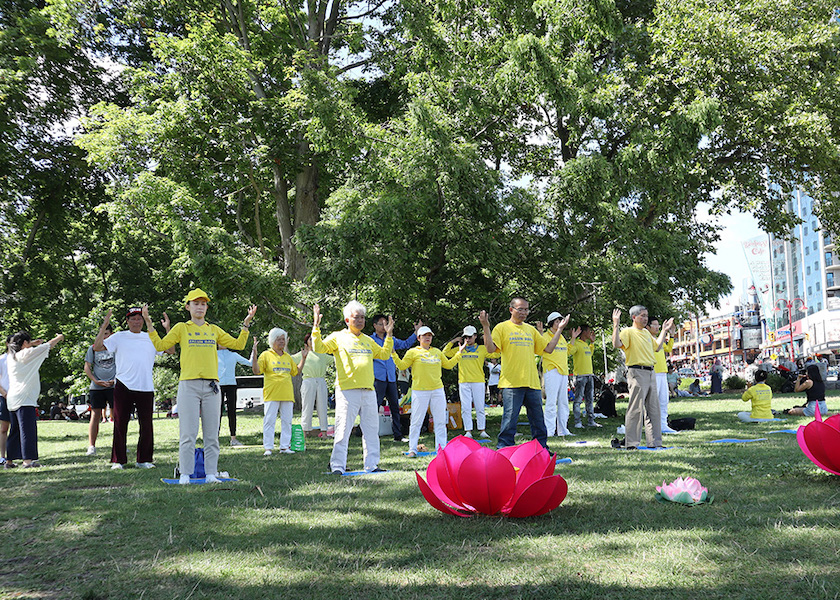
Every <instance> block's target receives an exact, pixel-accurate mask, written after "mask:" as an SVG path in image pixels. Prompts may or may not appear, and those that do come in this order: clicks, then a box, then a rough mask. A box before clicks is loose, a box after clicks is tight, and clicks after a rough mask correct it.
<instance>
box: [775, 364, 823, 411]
mask: <svg viewBox="0 0 840 600" xmlns="http://www.w3.org/2000/svg"><path fill="white" fill-rule="evenodd" d="M793 391H794V392H805V395H806V396H807V398H808V401H807V402H806V403H805V406H795V407H794V408H790V409H788V410H786V411H785V414H788V415H796V416H802V417H813V416H816V414H817V412H816V407H817V402H819V404H820V415H821V416H822V417H823V418H825V416H826V415H828V407H827V406H826V404H825V382H824V381H823V379H822V376H821V375H820V368H819V367H818V366H817V365H809V366H808V368H807V369H806V371H805V374H804V375H800V376H799V378H798V379H797V380H796V385H795V386H794V388H793Z"/></svg>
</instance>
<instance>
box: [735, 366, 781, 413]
mask: <svg viewBox="0 0 840 600" xmlns="http://www.w3.org/2000/svg"><path fill="white" fill-rule="evenodd" d="M765 381H767V371H756V372H755V385H753V386H751V387H750V388H749V389H747V391H746V392H744V393H743V395H742V396H741V400H743V401H744V402H752V411H746V410H745V411H743V412H739V413H738V418H739V419H741V420H742V421H743V422H744V423H761V422H762V421H773V420H774V418H773V411H771V410H770V401H771V400H772V399H773V390H771V389H770V386H769V385H767V384H766V383H764V382H765Z"/></svg>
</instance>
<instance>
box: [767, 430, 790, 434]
mask: <svg viewBox="0 0 840 600" xmlns="http://www.w3.org/2000/svg"><path fill="white" fill-rule="evenodd" d="M767 433H792V434H793V435H796V429H779V430H778V431H768V432H767Z"/></svg>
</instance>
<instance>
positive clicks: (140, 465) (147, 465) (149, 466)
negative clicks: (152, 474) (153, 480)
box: [136, 462, 155, 469]
mask: <svg viewBox="0 0 840 600" xmlns="http://www.w3.org/2000/svg"><path fill="white" fill-rule="evenodd" d="M136 467H137V468H138V469H154V468H155V463H150V462H143V463H137V464H136Z"/></svg>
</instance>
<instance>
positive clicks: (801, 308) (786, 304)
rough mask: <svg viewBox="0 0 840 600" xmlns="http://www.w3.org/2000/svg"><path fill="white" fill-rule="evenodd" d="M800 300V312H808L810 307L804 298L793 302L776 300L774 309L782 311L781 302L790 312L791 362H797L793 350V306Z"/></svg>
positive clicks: (781, 299) (783, 299)
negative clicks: (806, 304)
mask: <svg viewBox="0 0 840 600" xmlns="http://www.w3.org/2000/svg"><path fill="white" fill-rule="evenodd" d="M797 300H799V301H800V302H801V303H802V306H801V307H800V309H799V310H803V311H805V310H808V307H807V306H805V301H804V300H803V299H802V298H794V299H793V300H787V299H786V298H780V299H779V300H776V306H774V307H773V310H782V309H781V308H779V306H778V304H779V302H782V303H784V306H785V308H787V312H788V335H789V336H790V360H791V361H796V352H795V350H794V348H793V306H794V305H795V304H796V301H797Z"/></svg>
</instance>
